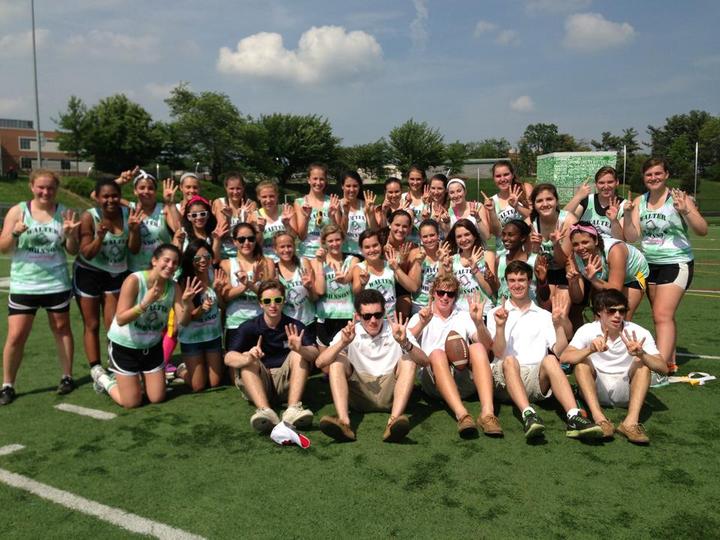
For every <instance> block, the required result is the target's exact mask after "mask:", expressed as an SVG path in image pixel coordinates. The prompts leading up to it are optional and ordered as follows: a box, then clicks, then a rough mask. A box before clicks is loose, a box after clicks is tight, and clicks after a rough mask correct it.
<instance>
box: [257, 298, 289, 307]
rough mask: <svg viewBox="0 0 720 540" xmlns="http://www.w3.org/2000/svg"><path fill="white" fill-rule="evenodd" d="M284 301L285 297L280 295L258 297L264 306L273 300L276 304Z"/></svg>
mask: <svg viewBox="0 0 720 540" xmlns="http://www.w3.org/2000/svg"><path fill="white" fill-rule="evenodd" d="M284 301H285V298H283V297H282V296H273V297H270V298H261V299H260V303H261V304H264V305H266V306H269V305H270V304H272V303H273V302H275V303H276V304H282V303H283V302H284Z"/></svg>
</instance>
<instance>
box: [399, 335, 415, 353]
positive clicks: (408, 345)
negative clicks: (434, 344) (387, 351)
mask: <svg viewBox="0 0 720 540" xmlns="http://www.w3.org/2000/svg"><path fill="white" fill-rule="evenodd" d="M414 348H415V345H413V344H412V343H410V340H409V339H407V338H406V339H405V343H403V344H402V345H400V349H402V352H404V353H405V354H408V353H409V352H411V351H412V350H413V349H414Z"/></svg>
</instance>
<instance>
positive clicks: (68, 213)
mask: <svg viewBox="0 0 720 540" xmlns="http://www.w3.org/2000/svg"><path fill="white" fill-rule="evenodd" d="M62 217H63V226H62V227H63V235H64V236H70V235H71V234H73V233H75V232H76V231H77V230H78V227H80V220H79V219H78V218H77V214H76V213H75V212H74V211H72V210H65V211H64V212H63V215H62Z"/></svg>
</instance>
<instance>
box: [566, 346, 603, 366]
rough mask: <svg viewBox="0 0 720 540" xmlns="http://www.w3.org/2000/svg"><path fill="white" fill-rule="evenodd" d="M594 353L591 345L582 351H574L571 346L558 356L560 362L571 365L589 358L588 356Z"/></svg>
mask: <svg viewBox="0 0 720 540" xmlns="http://www.w3.org/2000/svg"><path fill="white" fill-rule="evenodd" d="M594 352H596V351H595V349H593V347H592V344H591V345H590V346H589V347H585V348H584V349H576V348H575V347H573V346H572V345H568V346H567V347H566V348H565V350H564V351H563V352H562V354H561V355H560V361H561V362H564V363H566V364H572V365H575V364H579V363H580V362H582V361H584V360H585V359H586V358H590V355H591V354H593V353H594Z"/></svg>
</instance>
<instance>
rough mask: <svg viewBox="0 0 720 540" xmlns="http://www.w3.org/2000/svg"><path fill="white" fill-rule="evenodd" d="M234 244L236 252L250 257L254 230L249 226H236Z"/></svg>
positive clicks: (254, 239)
mask: <svg viewBox="0 0 720 540" xmlns="http://www.w3.org/2000/svg"><path fill="white" fill-rule="evenodd" d="M234 240H235V245H236V246H237V250H238V253H242V254H243V255H245V256H246V257H247V258H252V256H253V253H254V251H255V242H256V241H257V238H256V237H255V231H254V230H253V229H251V228H250V227H247V226H245V227H238V229H237V231H235V238H234Z"/></svg>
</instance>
